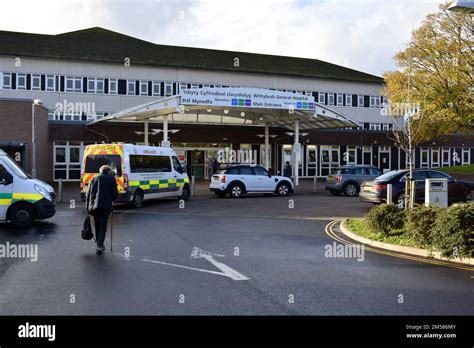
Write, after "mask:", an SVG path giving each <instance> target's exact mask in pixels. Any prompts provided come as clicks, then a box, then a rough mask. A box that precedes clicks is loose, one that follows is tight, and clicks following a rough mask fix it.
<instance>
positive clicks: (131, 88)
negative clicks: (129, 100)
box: [127, 80, 135, 95]
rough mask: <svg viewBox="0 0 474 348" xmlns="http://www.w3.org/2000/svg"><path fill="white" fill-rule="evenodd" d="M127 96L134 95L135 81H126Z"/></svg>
mask: <svg viewBox="0 0 474 348" xmlns="http://www.w3.org/2000/svg"><path fill="white" fill-rule="evenodd" d="M127 94H128V95H135V81H134V80H127Z"/></svg>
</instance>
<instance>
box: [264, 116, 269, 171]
mask: <svg viewBox="0 0 474 348" xmlns="http://www.w3.org/2000/svg"><path fill="white" fill-rule="evenodd" d="M269 150H270V127H269V126H268V124H266V123H265V168H266V169H267V170H269V169H270V151H269Z"/></svg>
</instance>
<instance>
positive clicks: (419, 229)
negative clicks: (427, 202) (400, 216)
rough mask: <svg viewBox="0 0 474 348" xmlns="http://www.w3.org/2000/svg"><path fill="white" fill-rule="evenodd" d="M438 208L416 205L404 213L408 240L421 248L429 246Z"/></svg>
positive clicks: (431, 241)
mask: <svg viewBox="0 0 474 348" xmlns="http://www.w3.org/2000/svg"><path fill="white" fill-rule="evenodd" d="M439 212H440V208H439V207H436V206H429V207H425V206H424V205H416V206H415V207H414V208H413V209H410V210H408V211H407V212H406V213H405V216H406V220H405V231H406V233H407V235H408V236H410V238H412V239H413V240H414V241H415V242H416V243H418V244H420V245H421V246H431V245H432V243H433V240H432V234H433V231H432V229H433V226H434V223H435V221H436V217H437V215H438V213H439Z"/></svg>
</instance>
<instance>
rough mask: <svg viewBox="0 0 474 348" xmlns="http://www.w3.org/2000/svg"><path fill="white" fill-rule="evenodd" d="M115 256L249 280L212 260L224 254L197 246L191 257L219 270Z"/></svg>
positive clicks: (127, 258)
mask: <svg viewBox="0 0 474 348" xmlns="http://www.w3.org/2000/svg"><path fill="white" fill-rule="evenodd" d="M114 254H115V255H116V256H118V257H120V258H122V259H125V260H127V261H129V260H131V259H136V260H140V261H145V262H150V263H155V264H159V265H165V266H171V267H177V268H182V269H187V270H190V271H198V272H204V273H210V274H215V275H220V276H223V277H227V278H230V279H232V280H249V279H250V278H249V277H247V276H246V275H243V274H242V273H240V272H237V271H236V270H235V269H233V268H231V267H229V266H227V265H225V264H223V263H221V262H217V261H216V260H214V257H225V255H221V254H214V253H211V252H209V251H205V250H202V249H199V248H197V247H194V248H193V250H192V252H191V258H193V259H198V258H203V259H205V260H207V261H209V262H210V263H211V264H212V265H213V266H214V267H216V268H217V269H218V270H219V271H220V272H217V271H211V270H208V269H202V268H196V267H190V266H184V265H178V264H176V263H170V262H164V261H158V260H152V259H150V258H143V259H137V258H135V257H134V256H131V255H130V256H125V255H123V254H120V253H114Z"/></svg>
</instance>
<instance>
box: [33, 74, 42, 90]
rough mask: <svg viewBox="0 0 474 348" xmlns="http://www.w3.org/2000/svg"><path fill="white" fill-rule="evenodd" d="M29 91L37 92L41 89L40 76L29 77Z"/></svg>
mask: <svg viewBox="0 0 474 348" xmlns="http://www.w3.org/2000/svg"><path fill="white" fill-rule="evenodd" d="M31 89H32V90H33V91H39V90H40V89H41V75H36V74H35V75H31Z"/></svg>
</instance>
